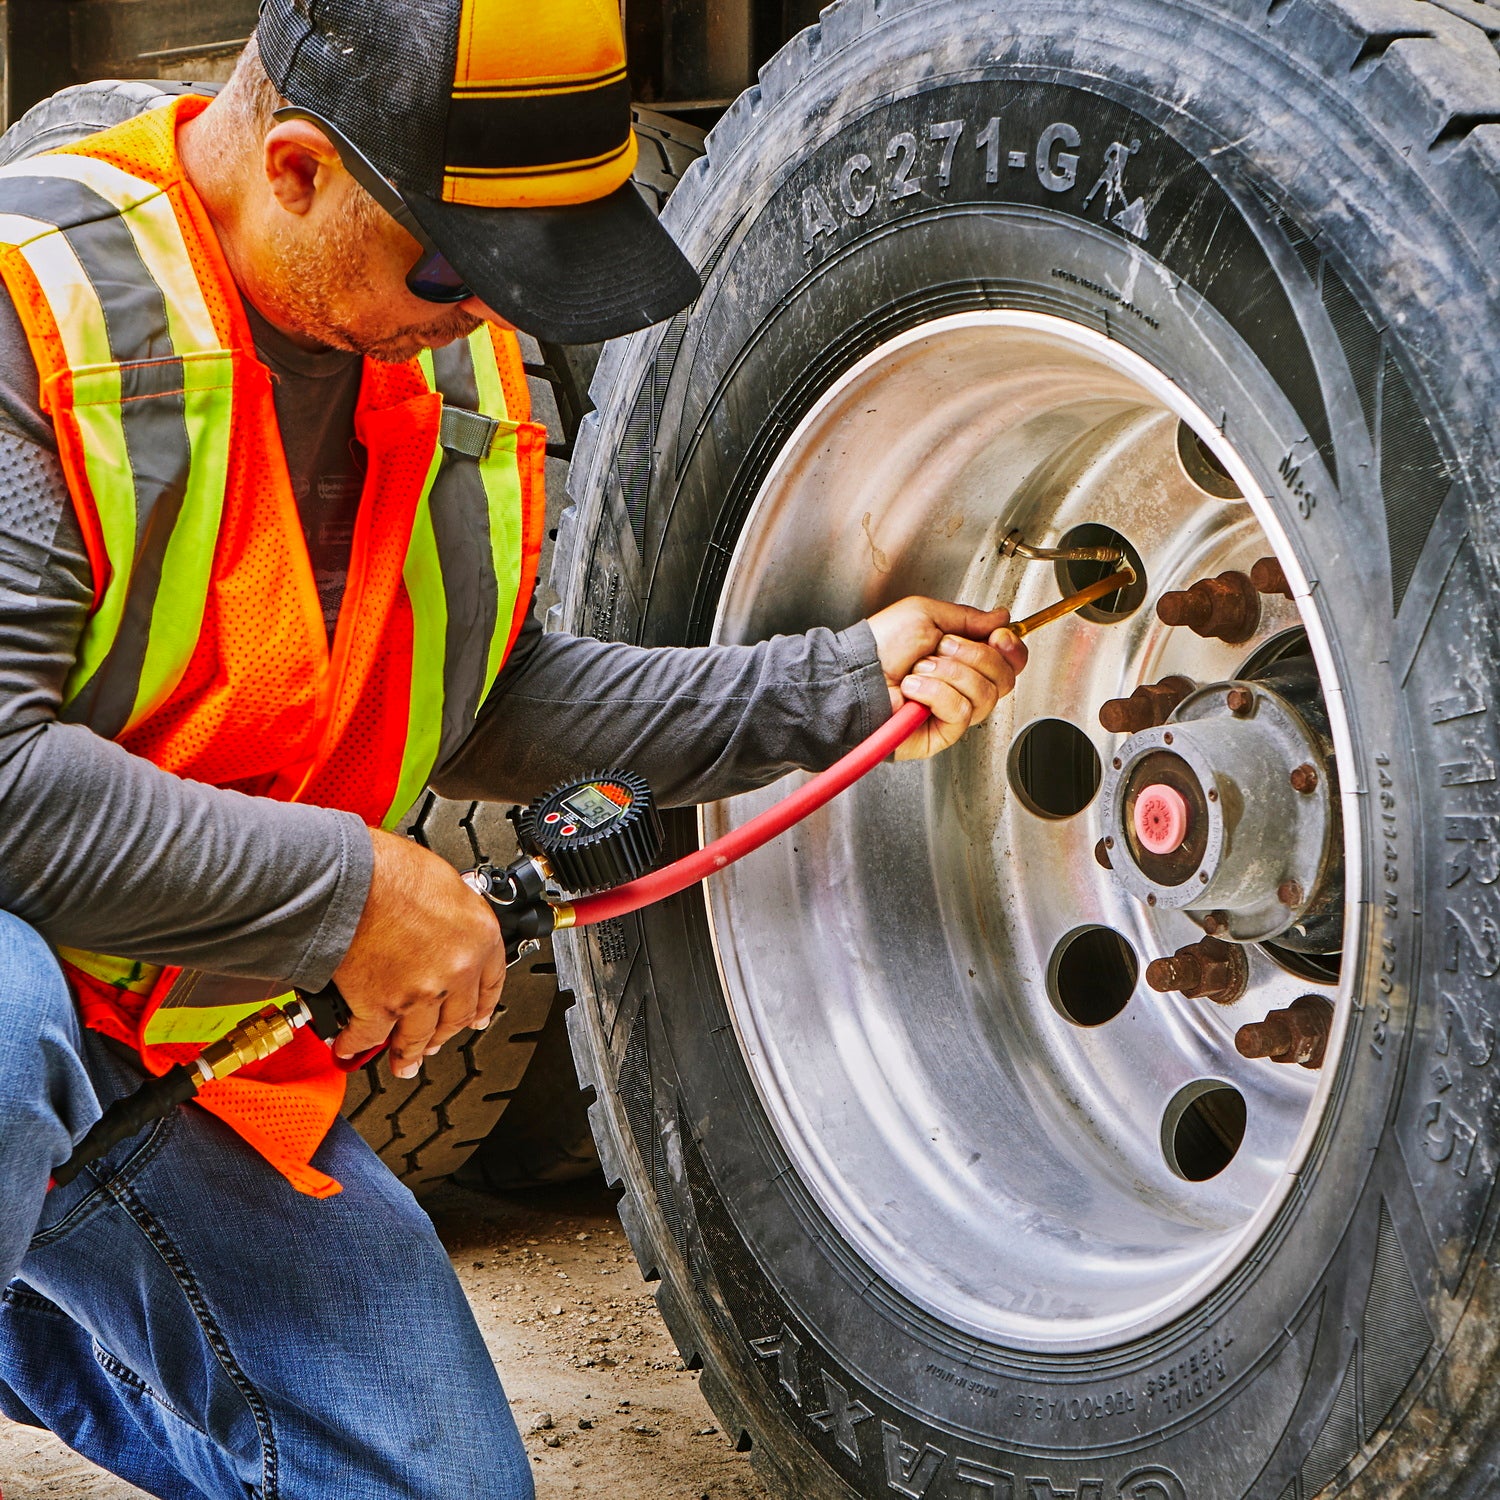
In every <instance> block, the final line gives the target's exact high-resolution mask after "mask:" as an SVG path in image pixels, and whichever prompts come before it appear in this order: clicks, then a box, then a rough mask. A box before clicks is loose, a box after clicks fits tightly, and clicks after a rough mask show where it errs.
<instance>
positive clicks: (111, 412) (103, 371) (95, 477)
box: [0, 215, 136, 702]
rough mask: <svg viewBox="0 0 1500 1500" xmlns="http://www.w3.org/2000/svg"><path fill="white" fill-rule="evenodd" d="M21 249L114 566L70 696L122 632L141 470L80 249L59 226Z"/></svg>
mask: <svg viewBox="0 0 1500 1500" xmlns="http://www.w3.org/2000/svg"><path fill="white" fill-rule="evenodd" d="M35 223H36V221H35V220H32V219H23V218H20V217H19V216H17V215H5V216H3V217H0V237H7V238H8V237H9V236H11V235H13V234H18V233H20V232H21V231H22V230H23V229H24V227H25V226H29V225H33V224H35ZM11 242H12V243H18V242H17V241H16V240H12V241H11ZM20 251H21V254H22V256H23V257H24V258H25V261H26V264H27V265H28V266H29V267H30V268H31V272H32V274H33V275H34V276H35V277H36V279H37V285H38V286H39V287H40V288H41V291H42V294H43V295H44V296H45V297H46V299H47V303H48V306H49V307H50V308H51V310H52V315H53V317H54V319H55V320H56V322H57V328H58V333H59V335H60V336H61V338H62V344H63V353H64V355H65V357H66V358H67V361H68V364H69V366H70V367H71V368H72V370H73V401H74V414H75V416H76V418H77V421H78V427H79V432H80V436H81V437H82V440H83V466H84V472H85V473H86V474H87V476H88V481H89V489H90V490H91V491H92V493H93V497H94V506H95V509H96V510H97V512H98V515H99V528H100V531H101V533H102V534H103V538H104V550H105V553H106V555H107V556H108V558H109V564H110V577H109V583H108V584H107V585H106V586H105V590H104V595H103V597H102V598H101V600H100V601H99V608H98V609H96V610H95V611H94V613H93V614H92V615H90V616H89V621H88V624H87V625H86V627H85V628H84V633H83V638H82V640H81V641H80V642H79V647H78V654H77V656H76V658H75V659H74V663H73V667H72V670H71V671H70V672H69V673H68V679H67V682H66V683H65V684H64V687H63V698H64V701H65V702H68V701H71V700H72V699H73V698H74V697H75V696H76V695H77V693H78V691H79V689H80V688H82V687H83V685H84V684H85V683H86V682H87V681H88V680H89V678H91V677H92V676H93V675H94V673H95V672H96V671H98V669H99V664H100V663H101V662H102V661H103V660H104V658H105V656H106V655H108V653H109V649H110V647H111V646H112V645H113V644H114V640H115V636H116V635H117V634H118V632H119V628H120V618H121V615H122V614H123V613H124V609H125V594H126V590H127V589H128V587H129V584H130V573H131V568H132V565H133V564H134V561H135V522H136V504H135V475H134V474H133V473H132V472H131V468H130V457H129V453H128V450H127V449H126V446H125V430H124V426H123V423H122V422H121V419H120V372H119V369H118V367H117V366H116V365H115V364H114V363H113V360H112V358H111V353H110V347H109V328H108V325H107V324H106V323H105V320H104V307H103V305H102V304H101V303H100V301H99V297H98V294H97V293H96V292H95V291H94V288H93V284H92V283H91V282H90V281H89V278H88V274H87V273H86V272H85V271H84V269H83V266H82V265H81V264H80V262H79V259H78V257H77V255H76V254H74V252H73V247H72V246H71V245H70V244H69V243H68V241H67V239H66V238H65V237H64V236H63V235H62V234H61V233H60V232H58V231H57V230H55V229H51V228H49V229H48V232H47V233H45V234H41V235H38V236H35V237H34V238H31V239H29V240H27V241H26V242H25V243H24V244H21V245H20Z"/></svg>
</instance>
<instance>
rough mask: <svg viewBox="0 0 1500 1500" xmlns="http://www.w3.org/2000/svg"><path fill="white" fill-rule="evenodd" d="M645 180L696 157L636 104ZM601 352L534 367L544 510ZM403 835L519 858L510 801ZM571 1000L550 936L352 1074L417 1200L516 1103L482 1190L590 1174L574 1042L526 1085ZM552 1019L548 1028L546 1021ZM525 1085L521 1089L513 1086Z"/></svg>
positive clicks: (25, 150) (19, 129) (548, 1057)
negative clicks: (402, 1055) (479, 1004)
mask: <svg viewBox="0 0 1500 1500" xmlns="http://www.w3.org/2000/svg"><path fill="white" fill-rule="evenodd" d="M215 88H216V86H215V85H210V84H196V83H177V82H172V81H166V80H154V79H145V80H142V79H125V80H121V79H103V80H99V81H97V82H93V83H85V84H78V85H75V86H74V87H71V88H67V89H63V90H60V91H59V92H58V93H56V94H54V95H52V96H51V97H49V98H47V99H44V100H42V101H41V102H40V103H38V104H36V105H35V106H33V107H32V108H31V109H30V110H28V111H27V113H26V114H25V115H23V116H22V118H21V119H19V120H18V121H17V122H16V123H15V124H14V125H13V126H11V128H10V129H9V130H8V131H6V132H5V133H4V135H3V136H0V165H4V164H5V163H7V162H11V161H19V160H21V159H22V158H24V157H27V156H33V155H35V154H37V153H38V152H40V151H46V150H49V149H51V148H53V147H56V146H64V145H67V144H69V143H70V142H72V141H76V140H79V139H81V138H82V137H83V136H86V135H91V134H93V133H94V132H95V131H99V130H105V129H107V128H109V127H110V126H111V125H117V124H119V123H121V122H122V121H124V120H128V119H131V118H132V117H134V116H135V115H137V114H140V113H141V112H142V111H144V110H148V109H155V108H157V107H158V106H159V105H162V104H165V103H167V102H168V101H169V100H170V99H172V98H173V97H175V96H176V95H178V94H182V93H211V92H214V91H215ZM635 128H636V132H637V136H638V139H639V141H640V147H641V152H640V164H639V166H638V168H637V180H638V182H639V184H640V187H641V191H642V194H643V196H644V197H645V198H646V199H647V201H648V202H649V203H650V204H651V205H652V207H653V208H654V209H656V210H657V211H658V212H660V210H661V206H662V204H663V203H665V202H666V200H667V197H668V195H669V194H670V193H671V191H672V188H673V186H674V185H675V183H676V181H677V179H678V177H679V176H680V175H681V173H682V171H683V170H684V169H685V168H686V166H687V165H688V164H689V163H690V162H691V161H693V160H695V159H696V157H697V156H698V155H701V152H702V133H701V132H700V131H698V130H696V129H695V128H694V127H693V126H690V125H684V124H682V123H681V122H678V121H675V120H671V119H668V118H666V117H665V116H661V115H657V114H654V113H652V112H650V111H646V110H639V111H637V112H636V116H635ZM597 359H598V349H597V347H585V346H579V347H564V346H560V345H549V346H546V347H545V348H544V349H543V350H542V351H541V356H540V358H538V359H537V360H536V361H534V362H533V363H532V364H530V365H529V366H528V373H529V374H530V375H531V377H532V392H533V399H534V402H535V403H536V407H537V415H538V417H539V419H541V420H545V421H546V422H547V423H548V427H549V437H550V438H551V439H552V440H553V442H552V445H551V447H552V449H553V451H554V453H555V455H556V457H555V460H549V464H548V469H549V473H548V486H549V491H550V494H551V497H552V498H551V500H550V502H549V512H550V513H551V521H552V523H553V524H555V521H556V513H557V512H558V511H560V509H561V500H562V496H563V491H564V481H565V479H566V474H567V468H566V463H565V462H564V460H565V459H566V456H567V455H568V454H569V453H570V452H571V446H572V441H573V438H574V436H575V434H576V432H577V428H578V423H579V422H580V421H581V419H582V416H583V412H584V410H585V409H586V400H585V395H584V393H585V392H586V390H587V386H588V377H589V375H590V374H591V373H592V370H593V366H594V364H595V363H596V362H597ZM402 831H403V832H405V833H407V834H408V835H409V836H411V837H412V838H415V839H416V840H418V842H420V843H422V844H424V845H425V846H426V847H428V848H430V849H433V850H434V851H436V852H437V853H439V854H441V855H442V856H443V857H444V858H445V859H447V860H449V861H450V862H451V863H452V864H454V865H455V866H456V867H457V868H459V869H471V868H472V867H473V866H474V865H475V864H477V863H479V862H480V861H481V860H483V859H488V860H491V861H494V862H496V863H501V864H504V863H508V862H509V861H510V860H512V859H514V858H515V857H516V852H517V850H516V843H515V837H514V833H513V830H512V829H511V827H510V824H509V823H508V822H507V820H506V819H505V816H504V808H502V807H499V806H496V805H492V804H481V803H472V802H462V803H460V802H451V801H447V800H445V799H443V798H440V797H437V796H435V795H434V794H433V793H431V792H426V793H424V794H423V796H422V797H421V798H420V799H419V800H418V802H417V805H416V806H415V807H414V808H413V809H412V810H411V813H410V814H409V815H408V817H407V818H406V820H405V821H404V823H403V825H402ZM564 1003H565V997H563V996H560V995H559V993H558V990H557V983H556V978H555V969H554V966H553V963H552V954H551V951H550V949H549V948H548V947H547V945H546V944H544V945H543V947H542V950H541V951H540V952H538V953H535V954H532V955H531V956H530V957H529V958H527V959H524V960H522V961H521V962H520V963H518V964H516V965H515V966H514V967H513V968H512V969H511V971H510V972H509V974H508V975H507V976H506V982H505V990H504V995H503V998H502V1002H501V1005H500V1007H499V1008H498V1009H497V1011H496V1013H495V1017H494V1019H493V1021H492V1022H491V1024H490V1026H489V1027H488V1028H487V1029H486V1030H485V1031H483V1032H474V1033H469V1034H467V1035H465V1036H464V1037H462V1038H460V1039H458V1040H456V1041H455V1042H454V1043H451V1044H450V1045H449V1046H447V1047H445V1048H444V1049H443V1051H442V1052H440V1053H438V1054H437V1055H436V1056H435V1057H430V1058H427V1059H426V1060H425V1061H424V1062H423V1064H422V1067H421V1068H420V1070H419V1071H418V1073H417V1075H416V1076H415V1077H414V1078H411V1079H400V1078H395V1077H394V1076H393V1075H392V1074H391V1071H390V1069H389V1067H388V1066H387V1065H386V1063H385V1062H384V1060H383V1059H379V1058H377V1059H376V1060H375V1061H373V1062H371V1063H369V1064H367V1065H366V1066H365V1067H364V1068H363V1069H361V1070H360V1071H359V1072H358V1073H356V1074H354V1075H352V1076H351V1078H350V1080H349V1087H348V1091H347V1094H346V1098H345V1103H344V1114H345V1116H346V1117H347V1118H348V1119H349V1120H350V1121H351V1122H352V1123H353V1124H354V1126H355V1127H356V1129H358V1131H359V1132H360V1134H361V1135H362V1136H363V1137H364V1138H365V1139H366V1140H367V1141H368V1142H369V1143H370V1144H371V1146H373V1147H374V1148H375V1150H376V1152H377V1153H378V1154H379V1156H380V1158H381V1160H382V1161H384V1162H385V1163H386V1165H387V1166H389V1167H390V1169H391V1170H392V1171H393V1172H394V1173H395V1174H396V1175H397V1176H398V1177H399V1178H401V1180H402V1181H403V1182H405V1183H406V1185H407V1186H408V1187H410V1188H411V1189H412V1190H413V1191H414V1192H416V1193H417V1194H418V1195H419V1196H421V1195H423V1194H425V1193H426V1192H428V1191H430V1190H431V1189H432V1188H433V1187H435V1186H437V1185H438V1184H439V1183H441V1182H444V1181H446V1180H447V1179H448V1178H449V1177H450V1176H452V1174H453V1173H454V1172H455V1171H456V1170H457V1169H458V1168H459V1167H460V1166H462V1165H463V1164H464V1162H465V1161H466V1160H467V1159H468V1158H469V1156H470V1155H471V1154H472V1153H473V1152H474V1150H475V1148H476V1147H477V1146H479V1145H481V1144H482V1143H484V1142H485V1141H486V1139H487V1138H488V1137H489V1136H490V1135H491V1133H492V1132H494V1131H495V1127H496V1125H497V1123H498V1122H499V1121H500V1120H501V1118H502V1117H503V1116H504V1115H505V1114H506V1112H507V1109H508V1108H510V1107H512V1105H513V1104H515V1105H518V1108H517V1111H516V1119H515V1120H514V1121H513V1122H511V1124H510V1125H509V1126H508V1128H507V1130H506V1131H505V1132H503V1133H502V1135H501V1137H500V1138H498V1139H497V1140H496V1141H495V1142H494V1143H493V1144H492V1146H491V1148H490V1150H489V1151H488V1153H487V1155H486V1156H485V1159H484V1161H483V1162H482V1163H480V1164H479V1166H478V1167H477V1168H476V1170H475V1171H474V1172H473V1173H471V1174H470V1176H469V1180H470V1182H471V1183H472V1184H473V1185H475V1186H481V1187H482V1186H486V1185H489V1184H490V1183H493V1184H494V1185H495V1186H497V1187H505V1188H515V1187H524V1186H528V1185H534V1184H539V1183H550V1182H554V1181H561V1180H566V1179H569V1178H573V1177H578V1176H581V1175H585V1174H586V1173H588V1172H590V1171H596V1170H597V1167H598V1158H597V1156H596V1155H595V1153H594V1150H593V1142H592V1137H591V1135H590V1132H589V1128H588V1117H587V1109H588V1101H587V1099H586V1098H585V1096H584V1095H583V1094H582V1093H581V1092H580V1090H579V1087H578V1081H577V1077H576V1074H575V1073H574V1070H573V1067H572V1063H571V1060H570V1058H569V1057H568V1054H567V1050H566V1047H561V1048H559V1047H556V1046H548V1047H547V1048H546V1049H545V1050H544V1053H543V1067H542V1069H541V1070H540V1073H539V1075H538V1076H536V1077H534V1078H532V1079H531V1080H530V1083H529V1086H528V1087H527V1088H526V1089H525V1090H524V1091H520V1090H521V1084H522V1081H523V1079H525V1078H526V1076H527V1073H528V1070H529V1068H530V1066H531V1063H532V1060H533V1055H534V1053H535V1052H536V1050H537V1043H538V1040H539V1039H540V1038H541V1037H542V1036H543V1035H544V1033H545V1034H551V1032H557V1033H559V1034H560V1030H561V1026H562V1021H561V1012H562V1007H563V1005H564ZM554 1011H556V1012H557V1019H556V1020H555V1021H553V1022H552V1024H551V1031H550V1032H549V1031H548V1018H549V1016H551V1015H552V1013H553V1012H554ZM518 1091H520V1092H519V1093H518Z"/></svg>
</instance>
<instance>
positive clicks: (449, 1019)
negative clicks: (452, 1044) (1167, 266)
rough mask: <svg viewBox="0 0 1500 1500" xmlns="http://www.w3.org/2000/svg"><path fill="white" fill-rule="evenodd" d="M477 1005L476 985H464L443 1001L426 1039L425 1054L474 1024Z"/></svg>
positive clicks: (477, 989) (432, 1051) (429, 1054)
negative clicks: (430, 1033) (436, 1019)
mask: <svg viewBox="0 0 1500 1500" xmlns="http://www.w3.org/2000/svg"><path fill="white" fill-rule="evenodd" d="M478 1005H479V988H478V985H477V984H475V985H465V986H464V987H463V989H462V990H461V991H455V992H454V993H453V994H451V995H449V996H448V998H447V999H446V1000H445V1001H443V1004H442V1008H441V1009H440V1010H439V1011H438V1022H437V1025H436V1026H435V1027H434V1028H433V1031H432V1035H431V1036H430V1037H428V1039H427V1046H426V1049H425V1051H426V1054H427V1056H429V1057H431V1056H432V1054H433V1053H434V1052H436V1051H437V1050H438V1048H439V1047H441V1046H442V1045H443V1044H444V1043H445V1042H447V1041H449V1040H451V1039H452V1038H453V1037H456V1036H457V1035H458V1034H459V1032H460V1031H467V1030H468V1028H469V1027H470V1026H472V1025H473V1024H474V1017H475V1015H476V1013H477V1010H478Z"/></svg>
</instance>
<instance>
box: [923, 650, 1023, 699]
mask: <svg viewBox="0 0 1500 1500" xmlns="http://www.w3.org/2000/svg"><path fill="white" fill-rule="evenodd" d="M1016 644H1017V645H1020V642H1019V641H1017V642H1016ZM1022 649H1023V650H1024V649H1025V648H1024V647H1023V648H1022ZM937 654H938V658H939V659H940V660H946V661H951V662H962V663H963V664H964V665H965V666H968V667H972V668H973V670H974V671H976V672H978V673H980V674H981V675H982V676H984V677H987V678H989V680H990V681H991V682H993V683H994V684H995V685H996V686H997V687H998V688H999V689H1000V692H1001V694H1002V696H1003V695H1004V694H1005V693H1008V692H1009V691H1010V690H1011V688H1013V687H1014V686H1015V682H1016V671H1015V668H1014V666H1012V665H1011V661H1010V658H1009V657H1008V656H1007V655H1006V654H1005V652H1003V651H1002V650H1000V648H999V647H998V646H995V645H992V644H990V643H989V642H988V641H968V640H965V639H964V638H963V637H962V636H958V635H945V636H944V637H943V638H942V640H940V641H939V642H938V646H937Z"/></svg>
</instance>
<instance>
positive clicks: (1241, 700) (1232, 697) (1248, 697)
mask: <svg viewBox="0 0 1500 1500" xmlns="http://www.w3.org/2000/svg"><path fill="white" fill-rule="evenodd" d="M1224 702H1225V704H1226V705H1227V706H1228V708H1229V712H1230V713H1232V714H1234V715H1235V716H1236V717H1237V718H1241V719H1243V718H1244V717H1245V715H1246V714H1247V713H1249V712H1250V710H1251V709H1252V708H1254V707H1255V694H1254V693H1252V692H1251V691H1250V689H1249V688H1242V687H1232V688H1230V690H1229V691H1228V692H1227V693H1225V694H1224Z"/></svg>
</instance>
